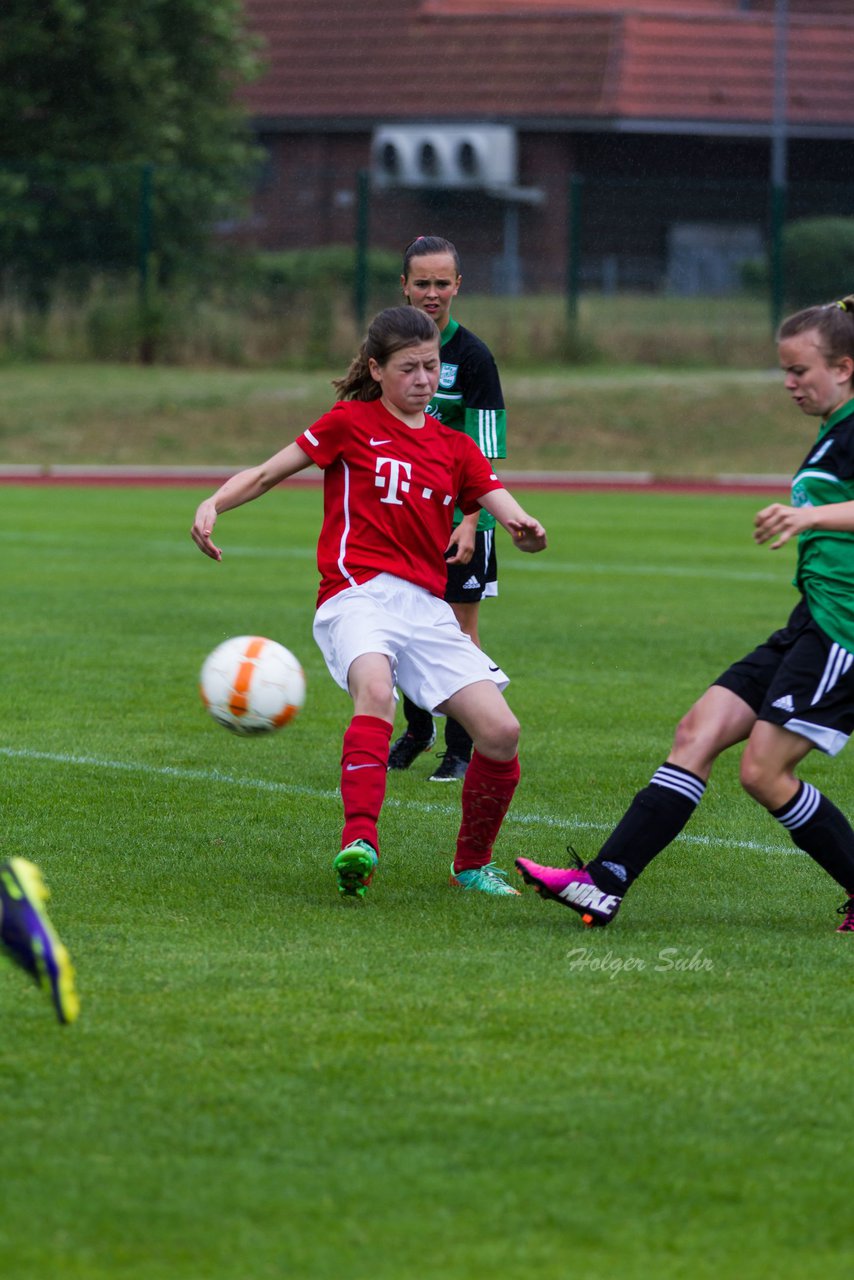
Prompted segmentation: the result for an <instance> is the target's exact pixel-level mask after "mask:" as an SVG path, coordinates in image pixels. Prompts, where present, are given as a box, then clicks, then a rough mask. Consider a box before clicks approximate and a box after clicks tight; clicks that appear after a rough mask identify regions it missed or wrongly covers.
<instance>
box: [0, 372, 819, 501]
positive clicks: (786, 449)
mask: <svg viewBox="0 0 854 1280" xmlns="http://www.w3.org/2000/svg"><path fill="white" fill-rule="evenodd" d="M772 355H773V353H772V352H771V351H770V349H769V352H768V365H769V367H768V368H761V367H759V368H756V369H753V370H744V369H742V370H738V369H730V370H717V371H715V370H705V371H697V370H694V371H685V370H652V369H649V368H645V369H644V368H637V367H626V366H617V367H614V368H609V369H601V370H598V371H593V370H588V371H578V370H567V369H558V368H553V369H551V370H548V371H544V370H538V371H536V372H533V373H532V372H527V373H521V372H513V371H509V372H507V373H506V374H505V375H504V379H503V381H504V390H505V396H506V399H507V402H508V404H509V405H510V406H511V410H510V414H509V426H508V450H509V456H508V459H507V465H508V466H509V467H512V468H513V469H515V470H522V471H528V470H539V469H548V470H582V471H603V470H606V471H613V470H622V471H647V470H650V471H654V472H656V473H657V474H660V475H665V476H697V475H709V474H714V473H719V472H725V473H733V472H748V473H758V474H767V473H769V472H770V473H773V474H789V473H790V472H791V471H792V470H794V468H795V467H796V466H797V464H798V463H799V462H800V461H801V459H802V458H803V455H804V450H805V448H806V443H805V442H806V441H809V440H811V439H812V438H813V434H814V427H813V425H812V424H810V423H805V422H804V419H803V418H802V416H801V415H800V414H799V413H798V412H797V411H796V410H794V409H793V408H792V406H791V404H790V402H789V399H788V397H787V396H786V394H785V392H784V390H783V388H782V377H781V375H780V373H779V372H775V371H774V370H773V369H771V368H770V365H771V363H772ZM342 369H343V365H342ZM341 371H342V370H338V372H339V373H340V372H341ZM333 376H334V373H333V371H331V370H330V371H328V372H326V373H305V374H304V373H292V372H291V373H289V372H286V371H274V370H269V369H267V370H257V371H254V372H248V371H237V370H229V369H178V368H174V369H173V368H153V369H147V368H141V367H139V366H137V367H134V366H132V365H86V364H80V365H73V364H68V365H32V364H31V365H18V366H10V367H7V368H5V369H3V371H2V375H0V462H2V463H29V464H37V465H41V466H49V465H51V464H57V463H76V464H86V463H102V464H129V463H130V464H132V463H143V464H150V463H152V462H159V463H164V464H167V463H168V464H173V465H196V466H198V465H202V466H211V465H217V464H218V465H222V466H231V467H234V468H237V467H238V466H245V465H247V464H248V463H250V462H256V461H260V460H261V459H262V458H265V457H268V456H269V455H270V454H272V453H274V452H275V451H276V450H278V449H280V448H281V447H282V445H283V444H287V443H289V442H290V441H291V440H293V439H294V438H295V437H296V436H297V435H298V434H299V432H300V431H302V430H303V429H304V428H305V427H306V426H308V425H309V424H310V423H312V422H314V421H315V419H316V418H318V417H319V416H320V414H321V413H323V412H324V410H326V409H327V408H328V407H329V406H330V404H331V403H332V401H333V400H334V392H333V389H332V386H331V379H332V377H333Z"/></svg>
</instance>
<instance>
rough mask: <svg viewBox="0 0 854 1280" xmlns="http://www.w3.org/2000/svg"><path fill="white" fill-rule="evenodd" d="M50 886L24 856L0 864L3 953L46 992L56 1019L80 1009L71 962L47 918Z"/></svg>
mask: <svg viewBox="0 0 854 1280" xmlns="http://www.w3.org/2000/svg"><path fill="white" fill-rule="evenodd" d="M49 897H50V893H49V890H48V888H47V885H46V884H45V882H44V880H43V879H42V874H41V872H40V871H39V869H38V867H37V866H35V865H34V864H33V863H32V862H27V861H26V859H24V858H10V859H9V861H8V862H4V863H3V864H2V866H0V942H2V944H3V947H4V948H5V951H6V954H7V955H8V956H9V957H10V958H11V959H12V960H14V961H15V963H16V964H19V965H20V966H21V968H22V969H26V970H27V972H28V973H31V974H32V975H33V977H34V978H35V979H36V981H37V982H38V984H39V986H41V987H43V988H44V989H45V990H48V991H49V992H50V996H51V999H52V1000H53V1005H54V1008H55V1009H56V1016H57V1017H58V1018H59V1021H60V1022H73V1021H74V1019H75V1018H76V1017H77V1015H78V1013H79V1012H80V1001H79V999H78V997H77V991H76V989H75V986H74V967H73V965H72V963H71V960H70V958H69V955H68V952H67V950H66V949H65V947H64V946H63V944H62V943H61V942H60V940H59V937H58V936H57V933H56V930H55V929H54V927H53V925H52V924H51V922H50V920H49V919H48V914H47V912H46V910H45V907H44V904H45V903H46V902H47V900H48V898H49Z"/></svg>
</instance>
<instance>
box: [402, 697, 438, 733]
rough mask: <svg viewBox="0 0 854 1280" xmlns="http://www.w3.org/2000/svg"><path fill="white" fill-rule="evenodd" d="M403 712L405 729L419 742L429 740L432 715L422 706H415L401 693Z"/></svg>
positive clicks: (431, 728) (431, 729) (431, 730)
mask: <svg viewBox="0 0 854 1280" xmlns="http://www.w3.org/2000/svg"><path fill="white" fill-rule="evenodd" d="M403 714H404V715H405V716H406V731H407V733H411V734H412V736H413V738H417V739H418V741H419V742H429V741H430V739H431V738H432V736H433V717H432V716H431V714H430V712H429V711H425V710H424V708H423V707H416V705H415V703H414V702H413V701H412V699H411V698H407V696H406V694H404V695H403Z"/></svg>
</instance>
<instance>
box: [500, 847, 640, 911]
mask: <svg viewBox="0 0 854 1280" xmlns="http://www.w3.org/2000/svg"><path fill="white" fill-rule="evenodd" d="M516 866H517V867H518V868H519V874H520V876H521V877H522V879H523V880H524V881H525V883H526V884H532V885H533V886H534V888H535V889H536V891H537V893H538V894H539V895H540V897H541V898H553V899H554V901H555V902H559V903H560V904H561V906H564V907H570V908H571V910H573V911H577V912H578V914H579V915H580V916H581V919H582V922H583V923H584V924H586V925H587V926H588V927H592V926H594V925H605V924H610V923H611V921H612V920H613V919H614V916H615V915H616V914H617V912H618V911H619V909H620V903H621V902H622V901H623V899H622V898H618V897H617V896H616V895H615V894H612V893H603V892H602V890H601V889H597V888H596V885H595V884H594V883H593V880H592V879H591V877H590V874H589V872H587V871H585V870H584V868H583V867H582V866H579V867H577V868H570V867H541V866H540V864H539V863H538V862H531V860H530V859H529V858H517V859H516Z"/></svg>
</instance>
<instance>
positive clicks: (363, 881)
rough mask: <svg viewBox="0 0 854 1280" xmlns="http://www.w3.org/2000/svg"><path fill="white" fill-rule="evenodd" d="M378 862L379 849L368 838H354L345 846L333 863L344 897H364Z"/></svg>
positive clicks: (339, 888)
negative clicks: (369, 842)
mask: <svg viewBox="0 0 854 1280" xmlns="http://www.w3.org/2000/svg"><path fill="white" fill-rule="evenodd" d="M378 862H379V858H378V856H377V851H376V849H375V848H374V847H373V845H371V844H368V842H367V840H354V841H353V842H352V843H351V844H348V845H347V846H346V847H345V848H343V849H342V850H341V852H340V853H339V854H338V856H337V857H336V858H335V860H334V861H333V863H332V865H333V867H334V868H335V874H336V875H337V877H338V892H339V893H340V894H341V895H342V897H345V898H364V896H365V890H366V889H367V887H368V885H369V884H370V883H371V881H372V880H373V878H374V871H375V870H376V866H377V863H378Z"/></svg>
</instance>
